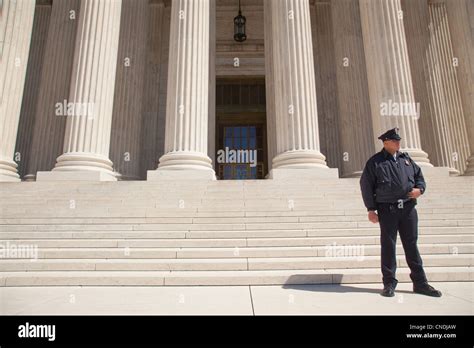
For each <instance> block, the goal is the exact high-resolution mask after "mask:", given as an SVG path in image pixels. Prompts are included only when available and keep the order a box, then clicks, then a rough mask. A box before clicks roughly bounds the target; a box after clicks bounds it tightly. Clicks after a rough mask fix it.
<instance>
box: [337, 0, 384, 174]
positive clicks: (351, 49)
mask: <svg viewBox="0 0 474 348" xmlns="http://www.w3.org/2000/svg"><path fill="white" fill-rule="evenodd" d="M331 16H332V28H333V42H334V52H335V62H336V64H335V65H336V82H337V107H338V110H339V115H338V123H337V129H338V131H339V132H338V135H339V140H340V147H341V153H339V154H338V156H339V158H340V159H341V161H340V169H341V172H342V173H341V176H342V177H358V176H360V175H361V174H362V170H363V169H364V166H365V162H366V161H367V159H368V158H370V156H372V155H373V154H374V152H375V151H378V150H380V144H378V145H379V146H378V147H376V148H374V143H373V141H372V136H373V134H374V132H373V130H372V121H371V110H370V98H369V90H368V81H367V70H366V64H365V55H364V40H363V38H362V27H361V21H360V11H359V0H344V1H333V2H332V3H331Z"/></svg>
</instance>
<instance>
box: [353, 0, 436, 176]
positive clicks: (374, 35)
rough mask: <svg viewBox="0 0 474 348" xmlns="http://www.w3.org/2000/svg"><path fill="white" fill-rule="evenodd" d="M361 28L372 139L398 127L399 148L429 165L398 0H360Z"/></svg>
mask: <svg viewBox="0 0 474 348" xmlns="http://www.w3.org/2000/svg"><path fill="white" fill-rule="evenodd" d="M359 6H360V13H361V21H362V32H363V37H364V47H365V55H366V64H367V74H368V83H369V95H370V104H371V109H372V122H373V130H374V135H373V140H374V144H375V146H376V148H380V147H381V143H380V141H379V140H378V139H377V137H378V136H379V135H380V134H382V133H383V132H385V131H386V130H387V129H390V128H394V127H398V128H400V133H401V136H402V138H403V139H402V143H401V148H402V151H406V152H408V153H409V154H410V156H411V157H412V158H413V159H414V160H415V161H416V162H417V163H418V165H420V166H425V167H432V165H431V164H430V161H429V159H428V155H427V153H425V152H424V151H423V149H422V148H421V141H420V132H419V128H418V117H419V113H418V106H417V103H416V102H415V97H414V93H413V82H412V77H411V71H410V62H409V59H408V52H407V43H406V37H405V29H404V25H403V11H402V10H401V3H400V0H360V2H359Z"/></svg>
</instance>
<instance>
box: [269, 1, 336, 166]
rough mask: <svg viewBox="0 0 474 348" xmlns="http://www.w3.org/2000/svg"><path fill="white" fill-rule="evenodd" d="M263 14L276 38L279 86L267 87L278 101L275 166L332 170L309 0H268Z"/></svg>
mask: <svg viewBox="0 0 474 348" xmlns="http://www.w3.org/2000/svg"><path fill="white" fill-rule="evenodd" d="M264 13H265V17H266V19H265V31H269V32H271V34H270V36H271V38H272V42H271V46H270V47H271V50H270V51H268V50H267V56H268V55H270V57H267V64H272V67H271V68H270V69H268V71H271V72H272V74H273V77H272V79H271V80H272V83H273V84H274V85H273V86H272V87H273V88H270V89H268V90H269V91H271V92H272V93H274V97H273V98H270V100H273V101H274V103H275V105H274V106H273V108H274V117H275V128H276V139H275V141H276V156H275V157H274V158H273V161H272V162H273V163H272V168H273V169H275V168H315V167H319V168H327V166H326V159H325V157H324V156H323V155H322V154H321V152H320V147H319V134H318V111H317V103H316V87H315V76H314V57H313V44H312V38H311V35H312V34H311V23H310V8H309V2H308V0H287V1H272V0H265V10H264ZM269 16H270V18H268V17H269ZM266 37H267V38H268V37H269V36H266ZM271 117H272V115H271Z"/></svg>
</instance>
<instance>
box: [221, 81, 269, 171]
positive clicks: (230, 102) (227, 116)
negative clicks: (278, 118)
mask: <svg viewBox="0 0 474 348" xmlns="http://www.w3.org/2000/svg"><path fill="white" fill-rule="evenodd" d="M216 82H217V83H216V85H217V90H216V154H215V155H216V157H215V158H216V175H217V177H218V179H223V180H243V179H264V178H265V175H266V174H267V172H268V163H267V135H266V111H265V80H264V79H263V78H252V79H250V78H243V79H242V78H238V79H236V78H232V79H230V78H226V79H217V81H216Z"/></svg>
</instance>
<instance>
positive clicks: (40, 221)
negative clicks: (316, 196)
mask: <svg viewBox="0 0 474 348" xmlns="http://www.w3.org/2000/svg"><path fill="white" fill-rule="evenodd" d="M418 218H419V220H420V221H421V220H454V221H457V220H474V217H473V214H470V213H450V214H442V213H438V214H433V213H423V212H419V213H418ZM323 221H331V222H334V221H362V222H365V221H367V213H366V212H364V213H359V214H357V213H354V214H351V215H348V214H347V215H346V214H344V212H341V214H340V215H315V216H296V215H295V216H245V217H237V216H236V217H232V216H230V217H226V216H224V217H219V216H217V217H188V216H186V215H185V216H179V217H178V216H176V217H141V218H136V217H130V218H127V217H123V218H107V217H103V218H77V217H70V218H54V219H53V218H3V219H1V218H0V230H2V229H3V228H4V225H71V224H75V225H77V224H157V223H166V224H175V223H192V224H202V223H204V224H214V223H218V224H222V223H237V224H239V223H264V222H269V223H276V222H323Z"/></svg>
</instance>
